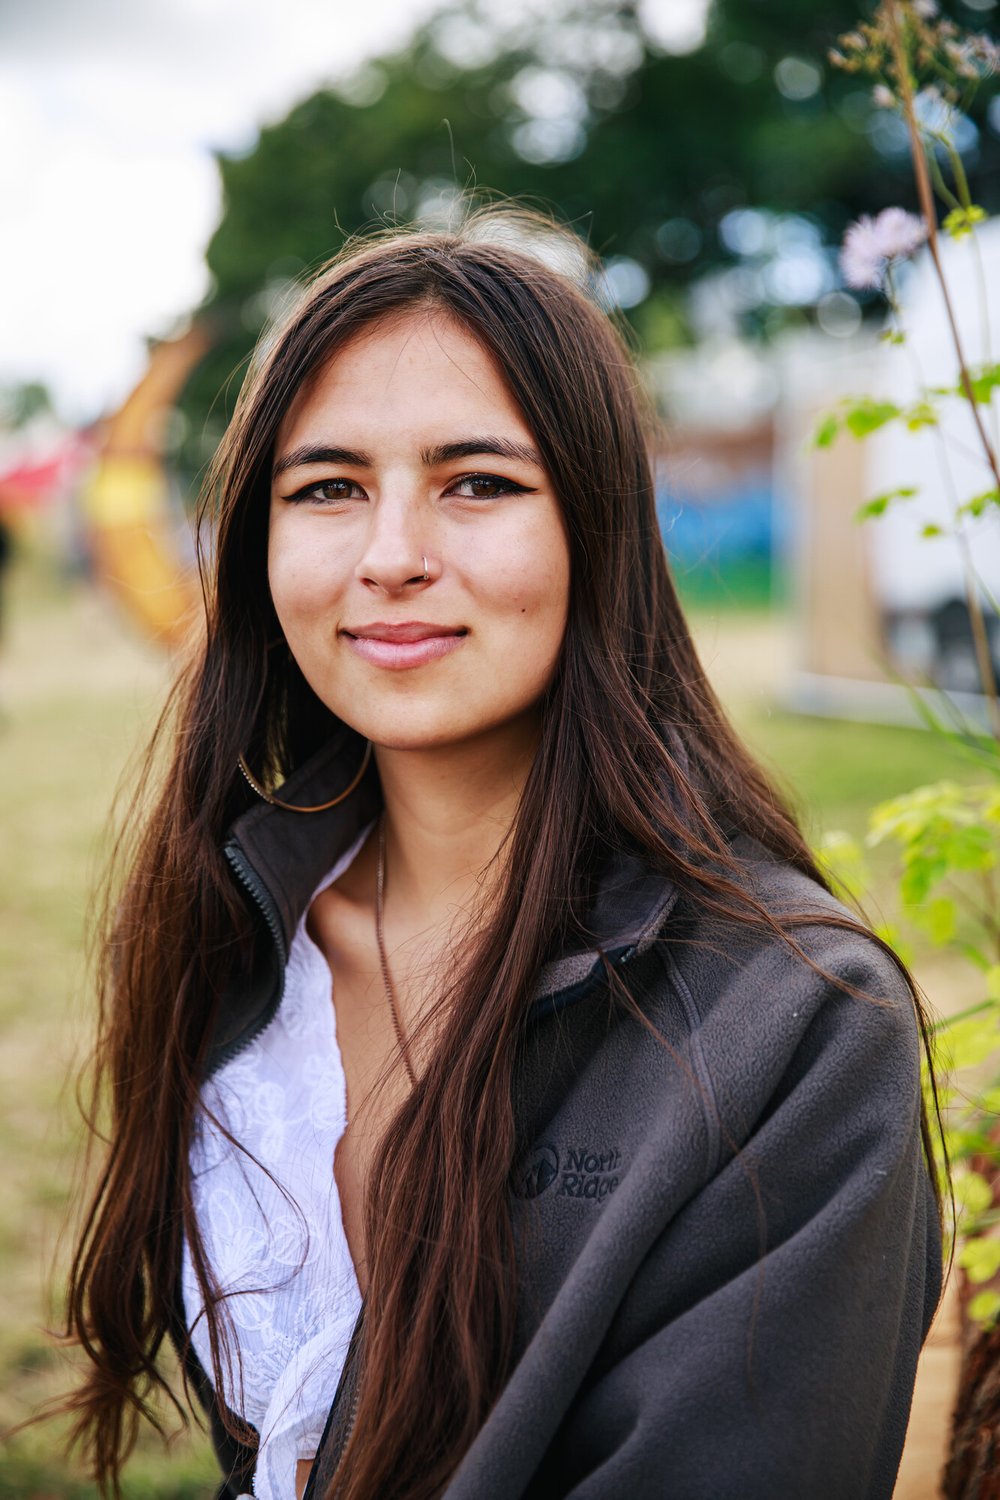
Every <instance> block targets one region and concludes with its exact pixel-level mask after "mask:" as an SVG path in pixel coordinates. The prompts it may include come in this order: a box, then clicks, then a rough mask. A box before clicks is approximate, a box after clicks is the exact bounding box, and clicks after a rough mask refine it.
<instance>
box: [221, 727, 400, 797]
mask: <svg viewBox="0 0 1000 1500" xmlns="http://www.w3.org/2000/svg"><path fill="white" fill-rule="evenodd" d="M371 758H372V742H371V740H369V741H368V743H367V745H366V746H365V753H364V755H363V756H362V759H361V765H360V767H359V769H358V773H357V775H356V776H355V778H354V780H353V781H352V782H351V784H350V786H349V787H348V788H347V790H346V791H343V792H341V793H340V795H339V796H337V797H331V799H330V801H329V802H320V803H318V804H317V805H316V806H315V807H298V806H297V805H296V804H295V803H294V802H282V800H281V798H280V797H275V796H274V795H273V794H272V793H271V792H268V791H266V790H265V789H264V787H262V786H261V784H260V782H259V781H258V780H257V778H256V776H255V775H254V774H253V772H252V771H251V770H250V767H249V766H248V765H247V763H246V761H245V760H244V759H243V757H242V755H241V756H240V757H239V760H238V762H237V764H238V765H239V768H240V770H241V771H242V772H243V775H244V776H245V777H246V779H247V781H248V782H249V784H250V786H251V787H252V788H253V790H254V791H255V792H256V793H257V796H258V797H262V798H263V799H264V801H265V802H269V803H270V804H271V806H272V807H283V808H284V809H285V811H286V812H297V813H317V812H326V810H327V809H328V808H330V807H336V805H337V803H338V802H343V800H344V798H345V797H349V796H350V795H351V793H352V792H353V791H354V789H355V787H356V786H357V785H358V783H359V782H360V781H361V778H362V776H363V775H364V774H365V772H366V771H367V769H368V762H369V761H370V760H371Z"/></svg>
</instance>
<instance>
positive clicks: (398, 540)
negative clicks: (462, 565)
mask: <svg viewBox="0 0 1000 1500" xmlns="http://www.w3.org/2000/svg"><path fill="white" fill-rule="evenodd" d="M427 531H428V518H427V517H426V516H425V515H424V512H423V507H422V506H420V505H419V504H416V503H413V502H412V500H409V499H408V498H407V497H402V496H401V497H399V498H398V499H396V500H388V499H382V500H380V501H379V503H378V504H377V505H375V506H374V507H373V512H372V521H371V525H370V528H369V530H368V535H367V537H366V539H365V546H364V550H363V552H362V555H361V557H360V558H359V560H358V565H357V567H356V569H355V576H356V577H357V578H359V579H360V581H361V582H362V583H363V584H364V585H365V586H366V587H367V588H369V589H372V590H373V591H377V592H379V593H383V594H398V593H401V592H402V591H403V590H405V589H407V588H411V587H412V588H413V589H414V590H416V589H417V588H419V587H421V586H423V585H425V584H427V583H429V582H430V579H431V563H430V559H429V557H428V550H429V549H428V537H427Z"/></svg>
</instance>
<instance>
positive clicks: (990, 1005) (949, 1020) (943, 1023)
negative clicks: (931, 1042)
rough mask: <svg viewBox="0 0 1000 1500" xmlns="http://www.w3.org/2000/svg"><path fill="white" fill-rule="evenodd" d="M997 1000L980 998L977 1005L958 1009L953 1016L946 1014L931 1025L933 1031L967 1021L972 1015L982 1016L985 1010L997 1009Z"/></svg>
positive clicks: (942, 1029) (945, 1029)
mask: <svg viewBox="0 0 1000 1500" xmlns="http://www.w3.org/2000/svg"><path fill="white" fill-rule="evenodd" d="M996 1007H997V1002H996V1001H995V1000H980V1001H979V1003H978V1004H977V1005H969V1006H967V1007H966V1008H965V1010H960V1011H956V1013H955V1014H954V1015H953V1016H944V1017H942V1019H941V1020H940V1021H935V1022H933V1024H932V1025H931V1030H932V1031H933V1032H938V1031H947V1030H948V1027H949V1026H954V1025H955V1023H956V1021H967V1020H968V1019H969V1017H970V1016H980V1015H982V1013H983V1011H984V1010H996Z"/></svg>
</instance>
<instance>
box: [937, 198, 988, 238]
mask: <svg viewBox="0 0 1000 1500" xmlns="http://www.w3.org/2000/svg"><path fill="white" fill-rule="evenodd" d="M988 218H989V214H988V213H987V212H986V210H985V208H980V206H979V204H978V203H970V204H969V206H968V208H953V209H952V211H951V213H950V214H948V215H947V216H946V217H945V218H944V219H942V220H941V228H942V229H943V230H944V232H945V234H947V235H950V236H951V238H952V239H953V240H960V239H963V238H964V237H965V236H966V235H967V234H971V233H972V231H973V230H974V229H975V227H976V225H977V224H983V223H985V221H986V220H987V219H988Z"/></svg>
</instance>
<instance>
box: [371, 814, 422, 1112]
mask: <svg viewBox="0 0 1000 1500" xmlns="http://www.w3.org/2000/svg"><path fill="white" fill-rule="evenodd" d="M384 891H385V813H384V812H383V813H382V814H381V816H380V817H379V820H378V867H377V870H376V875H375V937H376V940H377V942H378V956H379V962H380V963H381V965H382V983H383V984H384V985H385V997H386V999H387V1000H388V1002H389V1014H390V1015H391V1016H392V1025H393V1030H394V1031H395V1033H396V1042H397V1044H398V1046H399V1050H400V1052H401V1053H402V1056H403V1061H404V1063H405V1064H406V1071H407V1073H409V1075H410V1082H411V1084H412V1085H413V1086H414V1088H415V1087H416V1083H417V1075H416V1073H415V1071H414V1068H413V1061H412V1059H411V1057H410V1049H409V1047H408V1046H407V1044H406V1034H405V1032H404V1031H403V1023H402V1021H401V1020H400V1017H399V1011H398V1009H397V1008H396V996H395V994H394V992H393V988H392V979H391V978H390V975H389V960H388V958H387V957H386V952H385V935H384V932H383V925H382V924H383V902H384Z"/></svg>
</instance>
